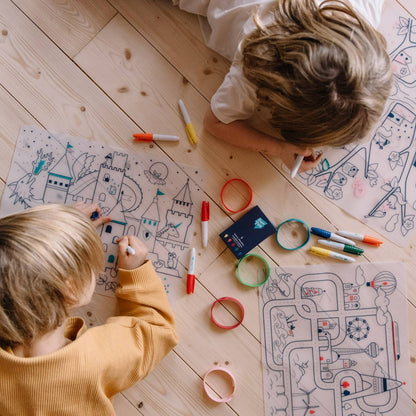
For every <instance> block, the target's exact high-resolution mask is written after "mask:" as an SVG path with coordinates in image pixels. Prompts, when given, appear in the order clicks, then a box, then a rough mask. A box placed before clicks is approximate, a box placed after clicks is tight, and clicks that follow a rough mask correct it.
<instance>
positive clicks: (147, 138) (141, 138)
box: [133, 133, 179, 142]
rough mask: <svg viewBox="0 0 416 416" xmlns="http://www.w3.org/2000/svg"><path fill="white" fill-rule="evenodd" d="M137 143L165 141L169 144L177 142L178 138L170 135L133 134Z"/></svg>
mask: <svg viewBox="0 0 416 416" xmlns="http://www.w3.org/2000/svg"><path fill="white" fill-rule="evenodd" d="M133 137H134V141H135V142H153V141H157V140H165V141H168V142H177V141H178V140H179V137H178V136H171V135H170V134H153V133H136V134H133Z"/></svg>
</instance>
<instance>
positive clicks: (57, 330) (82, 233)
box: [0, 204, 177, 416]
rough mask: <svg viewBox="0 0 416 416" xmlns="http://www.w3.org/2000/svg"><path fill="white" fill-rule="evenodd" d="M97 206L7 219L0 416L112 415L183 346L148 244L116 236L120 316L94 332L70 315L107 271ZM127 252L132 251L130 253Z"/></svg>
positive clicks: (1, 249) (44, 209) (1, 285)
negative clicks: (121, 397)
mask: <svg viewBox="0 0 416 416" xmlns="http://www.w3.org/2000/svg"><path fill="white" fill-rule="evenodd" d="M97 210H98V211H99V208H98V206H97V205H95V204H91V205H85V206H79V209H77V208H74V207H68V206H65V205H56V204H48V205H43V206H39V207H36V208H30V209H27V210H25V211H22V212H19V213H17V214H13V215H9V216H7V217H4V218H1V219H0V398H1V399H0V414H1V415H2V416H7V415H26V414H27V415H29V414H45V415H46V414H48V415H52V414H55V415H69V414H73V415H89V416H91V415H100V416H102V415H113V414H114V409H113V406H112V398H113V397H114V396H115V395H116V394H117V393H119V392H120V391H122V390H124V389H127V388H128V387H130V386H132V385H133V384H135V383H136V382H137V381H138V380H140V379H142V378H143V377H145V376H146V375H147V374H148V373H149V372H150V371H151V369H152V368H153V367H154V366H155V365H156V364H157V363H158V362H159V361H160V360H161V359H162V358H163V357H164V356H165V355H166V354H167V353H168V352H169V351H170V350H171V349H172V348H173V347H174V346H175V345H176V343H177V336H176V332H175V322H174V317H173V314H172V311H171V309H170V307H169V304H168V300H167V296H166V293H165V290H164V286H163V284H162V282H161V281H160V279H159V278H158V277H157V275H156V273H155V270H154V268H153V266H152V263H151V262H150V261H147V260H146V256H147V249H146V246H145V245H144V243H142V242H141V241H140V240H138V239H137V238H136V237H134V236H123V237H121V238H120V239H119V247H118V274H119V283H120V287H119V288H118V289H117V291H116V296H117V299H118V306H119V314H120V316H117V317H112V318H109V319H108V320H107V322H106V324H104V325H101V326H97V327H94V328H90V329H88V330H87V328H86V325H85V322H84V321H83V320H82V319H81V318H78V317H69V312H70V311H71V310H72V309H73V308H76V307H79V306H82V305H86V304H88V303H89V302H90V300H91V297H92V294H93V291H94V287H95V282H96V277H97V276H98V274H99V273H100V271H101V270H102V268H103V264H104V262H103V258H104V257H103V245H102V243H101V240H100V238H99V236H98V233H97V232H96V230H95V227H94V225H96V226H98V225H100V224H102V223H104V222H107V221H109V220H110V218H108V217H101V218H98V219H96V220H91V219H90V216H91V214H92V212H94V211H97ZM128 245H130V246H131V247H132V248H133V249H134V250H135V254H130V253H128V252H127V251H126V249H127V246H128Z"/></svg>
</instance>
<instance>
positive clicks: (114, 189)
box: [108, 185, 117, 195]
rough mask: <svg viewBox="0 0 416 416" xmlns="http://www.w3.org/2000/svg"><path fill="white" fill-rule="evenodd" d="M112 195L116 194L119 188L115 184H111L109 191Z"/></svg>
mask: <svg viewBox="0 0 416 416" xmlns="http://www.w3.org/2000/svg"><path fill="white" fill-rule="evenodd" d="M108 192H109V193H110V195H115V194H116V192H117V188H116V187H115V186H114V185H111V186H110V190H109V191H108Z"/></svg>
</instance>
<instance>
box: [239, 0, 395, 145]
mask: <svg viewBox="0 0 416 416" xmlns="http://www.w3.org/2000/svg"><path fill="white" fill-rule="evenodd" d="M274 18H275V19H274V23H273V24H271V25H267V26H263V24H262V22H260V21H259V20H258V19H257V18H256V19H255V20H256V23H257V29H256V30H255V31H254V32H252V33H251V34H250V35H248V37H247V38H246V39H245V40H244V41H243V43H242V50H243V71H244V74H245V76H246V77H247V78H248V79H249V80H250V81H251V82H252V83H254V84H255V85H256V86H257V89H258V90H257V96H258V98H259V102H260V104H261V105H264V106H266V107H268V108H269V109H270V111H271V120H270V123H271V125H272V126H273V127H276V128H277V129H279V130H280V131H281V134H282V135H283V137H284V138H285V139H287V140H288V141H290V142H291V143H293V144H297V145H299V146H319V145H333V146H342V145H345V144H348V143H351V142H353V141H355V140H357V139H361V138H363V137H364V136H365V135H366V134H367V133H368V132H369V130H370V129H371V127H372V126H373V124H374V123H375V122H376V121H377V120H378V118H379V117H380V116H381V114H382V112H383V109H384V105H385V102H386V100H387V98H388V96H389V93H390V87H391V83H392V72H391V65H390V59H389V56H388V54H387V52H386V42H385V39H384V38H383V36H382V35H381V34H380V33H379V32H377V31H376V30H375V29H374V28H373V27H372V26H371V25H370V24H369V23H368V22H367V21H366V20H365V19H364V18H363V17H361V16H360V15H359V14H357V13H356V12H354V11H353V9H352V8H351V7H350V6H349V5H348V4H347V3H346V2H343V1H324V2H323V3H322V4H321V5H320V6H317V5H316V4H315V1H314V0H281V1H279V2H276V9H275V11H274Z"/></svg>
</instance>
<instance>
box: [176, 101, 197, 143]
mask: <svg viewBox="0 0 416 416" xmlns="http://www.w3.org/2000/svg"><path fill="white" fill-rule="evenodd" d="M179 108H180V109H181V113H182V116H183V119H184V120H185V124H186V127H185V128H186V135H187V136H188V139H189V141H190V142H191V144H195V143H196V142H197V141H198V137H197V135H196V131H195V129H194V126H193V124H192V122H191V119H190V117H189V114H188V110H187V109H186V107H185V104H184V103H183V101H182V100H179Z"/></svg>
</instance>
